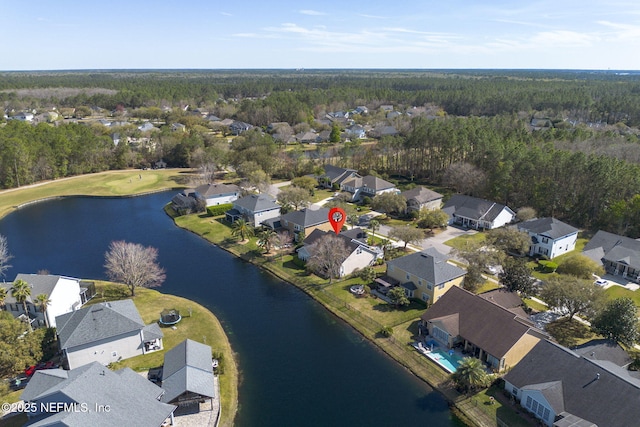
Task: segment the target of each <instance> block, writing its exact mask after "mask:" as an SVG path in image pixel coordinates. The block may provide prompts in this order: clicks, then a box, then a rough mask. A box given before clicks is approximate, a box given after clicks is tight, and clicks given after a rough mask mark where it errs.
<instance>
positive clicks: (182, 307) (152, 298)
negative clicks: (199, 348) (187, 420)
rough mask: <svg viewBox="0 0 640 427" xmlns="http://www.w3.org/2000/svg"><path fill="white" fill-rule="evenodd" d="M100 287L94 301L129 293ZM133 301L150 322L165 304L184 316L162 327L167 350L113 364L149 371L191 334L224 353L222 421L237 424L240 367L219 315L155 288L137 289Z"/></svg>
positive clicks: (115, 287)
mask: <svg viewBox="0 0 640 427" xmlns="http://www.w3.org/2000/svg"><path fill="white" fill-rule="evenodd" d="M96 288H97V291H98V295H97V298H94V299H93V300H92V301H91V304H95V303H98V302H101V301H105V300H114V299H123V298H127V297H128V295H129V292H128V289H127V288H126V287H125V286H123V285H116V284H113V283H106V282H96ZM133 302H134V303H135V305H136V308H137V309H138V311H139V312H140V316H141V317H142V320H144V322H145V323H146V324H150V323H153V322H156V321H157V320H158V318H159V316H160V311H162V309H164V308H175V309H178V310H179V311H180V314H181V315H182V316H183V317H182V320H181V321H180V323H178V324H177V325H176V329H175V330H174V329H173V328H162V332H163V333H164V338H163V347H164V350H161V351H157V352H154V353H150V354H145V355H142V356H136V357H133V358H131V359H127V360H123V361H121V362H119V363H116V364H114V366H113V368H114V369H120V368H123V367H129V368H131V369H133V370H135V371H145V370H148V369H150V368H154V367H158V366H161V365H162V364H163V361H164V353H165V352H166V351H167V350H170V349H172V348H173V347H175V346H176V345H177V344H178V343H180V342H182V341H183V340H185V339H187V338H190V339H192V340H194V341H198V342H203V343H205V344H207V345H210V346H211V348H212V351H213V353H214V354H221V355H222V357H221V362H220V366H221V375H220V396H221V402H222V421H221V424H222V425H225V426H231V425H233V419H234V417H235V413H236V411H237V406H238V369H237V366H236V363H235V360H234V357H233V352H232V350H231V345H230V344H229V340H228V339H227V336H226V335H225V333H224V330H223V329H222V326H221V325H220V322H218V319H216V317H215V316H214V315H213V314H212V313H211V312H210V311H209V310H207V309H206V308H204V307H203V306H201V305H200V304H197V303H195V302H193V301H190V300H187V299H185V298H180V297H177V296H174V295H168V294H163V293H160V292H158V291H155V290H152V289H138V290H136V296H135V298H133Z"/></svg>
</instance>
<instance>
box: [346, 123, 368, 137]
mask: <svg viewBox="0 0 640 427" xmlns="http://www.w3.org/2000/svg"><path fill="white" fill-rule="evenodd" d="M345 134H346V135H347V137H348V138H351V139H364V138H366V137H367V133H366V131H365V129H364V126H361V125H353V126H349V127H348V128H347V129H345Z"/></svg>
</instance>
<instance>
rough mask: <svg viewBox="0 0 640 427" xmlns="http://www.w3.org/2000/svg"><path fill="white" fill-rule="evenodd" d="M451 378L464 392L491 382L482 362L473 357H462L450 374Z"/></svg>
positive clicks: (485, 385)
mask: <svg viewBox="0 0 640 427" xmlns="http://www.w3.org/2000/svg"><path fill="white" fill-rule="evenodd" d="M451 379H452V380H453V382H454V383H455V384H456V385H457V386H458V388H461V389H462V390H463V391H464V392H468V391H472V390H475V389H476V388H481V387H487V386H488V385H489V383H490V382H491V377H490V376H489V375H487V373H486V372H485V370H484V367H483V366H482V362H481V361H480V359H476V358H475V357H465V358H464V359H462V362H460V364H459V365H458V369H457V370H456V371H455V372H454V373H453V374H451Z"/></svg>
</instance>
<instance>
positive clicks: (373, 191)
mask: <svg viewBox="0 0 640 427" xmlns="http://www.w3.org/2000/svg"><path fill="white" fill-rule="evenodd" d="M340 188H341V189H342V191H346V192H348V193H351V194H352V196H351V200H353V201H357V200H362V198H363V197H370V198H372V199H373V198H374V197H375V196H377V195H379V194H383V193H396V194H397V193H399V192H400V190H398V189H397V188H396V186H395V185H394V184H392V183H390V182H389V181H385V180H384V179H382V178H378V177H377V176H373V175H367V176H364V177H360V176H354V177H352V178H350V179H347V180H345V181H344V182H343V183H342V185H341V187H340Z"/></svg>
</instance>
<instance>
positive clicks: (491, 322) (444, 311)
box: [422, 286, 543, 358]
mask: <svg viewBox="0 0 640 427" xmlns="http://www.w3.org/2000/svg"><path fill="white" fill-rule="evenodd" d="M452 314H458V315H459V331H460V332H459V335H460V336H461V337H463V338H465V339H468V340H469V341H471V342H473V343H474V344H476V345H477V346H479V347H480V348H482V349H484V350H485V351H488V352H489V353H490V354H491V355H493V356H495V357H497V358H502V357H504V356H505V355H506V354H507V352H508V351H509V350H510V349H511V348H512V347H513V346H514V345H515V344H516V343H517V342H518V340H520V339H521V338H522V337H523V336H524V335H525V334H528V333H531V334H533V335H534V336H539V337H543V332H542V331H539V330H537V329H535V328H533V327H532V326H530V325H528V324H527V322H526V320H525V319H520V318H519V317H517V316H516V315H515V314H514V313H512V312H510V311H509V310H507V309H506V308H503V307H500V306H499V305H497V304H494V303H492V302H490V301H488V300H485V299H483V298H480V297H478V296H477V295H474V294H472V293H471V292H468V291H465V290H464V289H462V288H459V287H457V286H453V287H451V288H450V289H449V290H448V291H447V292H446V293H445V294H444V295H443V296H442V297H441V298H440V299H439V300H438V301H436V302H435V303H434V304H433V305H432V306H431V307H429V308H428V309H427V311H426V312H425V313H424V314H423V315H422V319H423V320H425V321H430V320H434V319H438V318H441V317H445V316H450V315H452Z"/></svg>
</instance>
